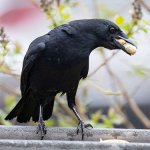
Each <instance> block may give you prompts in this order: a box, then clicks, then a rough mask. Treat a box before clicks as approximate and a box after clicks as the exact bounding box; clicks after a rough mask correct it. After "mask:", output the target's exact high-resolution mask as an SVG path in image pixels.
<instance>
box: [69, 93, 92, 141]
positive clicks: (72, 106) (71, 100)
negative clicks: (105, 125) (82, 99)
mask: <svg viewBox="0 0 150 150" xmlns="http://www.w3.org/2000/svg"><path fill="white" fill-rule="evenodd" d="M67 101H68V106H69V108H70V109H71V110H72V111H73V112H74V114H75V116H76V118H77V119H78V121H79V124H78V126H77V134H78V133H79V130H80V129H81V134H82V140H84V128H93V126H92V125H91V124H84V122H83V120H82V119H81V117H80V116H79V114H78V112H77V110H76V108H75V97H73V96H72V95H71V96H70V95H69V94H67Z"/></svg>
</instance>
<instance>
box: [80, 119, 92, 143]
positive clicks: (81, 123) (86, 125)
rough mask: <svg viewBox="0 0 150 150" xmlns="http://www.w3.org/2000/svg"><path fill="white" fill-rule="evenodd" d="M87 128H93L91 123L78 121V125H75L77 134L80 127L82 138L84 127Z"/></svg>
mask: <svg viewBox="0 0 150 150" xmlns="http://www.w3.org/2000/svg"><path fill="white" fill-rule="evenodd" d="M85 128H86V129H89V128H93V126H92V125H91V124H84V122H83V121H80V122H79V124H78V126H77V134H78V133H79V130H80V129H81V134H82V140H84V129H85Z"/></svg>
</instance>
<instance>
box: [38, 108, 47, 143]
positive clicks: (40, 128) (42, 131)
mask: <svg viewBox="0 0 150 150" xmlns="http://www.w3.org/2000/svg"><path fill="white" fill-rule="evenodd" d="M39 132H40V134H41V140H43V138H44V135H45V134H46V127H45V124H44V120H43V106H42V105H40V111H39V121H38V130H37V134H38V133H39Z"/></svg>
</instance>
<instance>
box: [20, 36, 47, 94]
mask: <svg viewBox="0 0 150 150" xmlns="http://www.w3.org/2000/svg"><path fill="white" fill-rule="evenodd" d="M48 40H49V36H48V35H44V36H42V37H39V38H37V39H35V40H34V41H33V42H32V43H31V45H30V46H29V49H28V51H27V53H26V55H25V57H24V61H23V67H22V73H21V85H20V88H21V93H22V95H23V94H24V93H25V92H26V91H27V89H28V88H29V80H28V78H29V76H30V71H31V69H32V67H33V65H34V63H35V62H36V60H37V59H38V58H39V56H40V55H41V54H42V52H43V51H44V49H45V47H46V42H47V41H48Z"/></svg>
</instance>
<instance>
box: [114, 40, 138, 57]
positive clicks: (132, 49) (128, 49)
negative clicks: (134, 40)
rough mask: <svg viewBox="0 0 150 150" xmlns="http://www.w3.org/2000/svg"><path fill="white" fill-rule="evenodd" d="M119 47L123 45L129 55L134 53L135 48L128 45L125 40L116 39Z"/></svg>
mask: <svg viewBox="0 0 150 150" xmlns="http://www.w3.org/2000/svg"><path fill="white" fill-rule="evenodd" d="M117 41H118V42H119V43H120V44H121V45H123V46H124V47H125V50H126V51H127V52H128V53H129V54H131V55H134V54H135V53H136V47H135V46H133V45H131V44H130V43H127V42H126V41H125V40H123V39H118V40H117Z"/></svg>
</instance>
